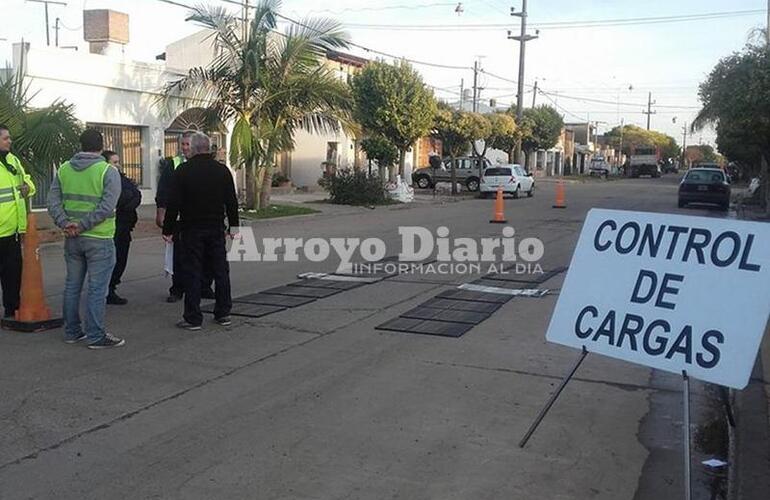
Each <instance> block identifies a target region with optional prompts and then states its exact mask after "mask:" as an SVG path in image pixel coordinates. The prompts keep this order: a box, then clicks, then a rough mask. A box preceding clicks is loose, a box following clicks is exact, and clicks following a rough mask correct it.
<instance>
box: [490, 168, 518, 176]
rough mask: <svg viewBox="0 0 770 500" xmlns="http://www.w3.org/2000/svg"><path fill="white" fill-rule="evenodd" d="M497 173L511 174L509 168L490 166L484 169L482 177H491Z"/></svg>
mask: <svg viewBox="0 0 770 500" xmlns="http://www.w3.org/2000/svg"><path fill="white" fill-rule="evenodd" d="M498 175H512V174H511V169H510V168H499V167H492V168H488V169H486V170H484V177H493V176H498Z"/></svg>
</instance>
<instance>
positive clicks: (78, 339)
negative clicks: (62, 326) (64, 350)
mask: <svg viewBox="0 0 770 500" xmlns="http://www.w3.org/2000/svg"><path fill="white" fill-rule="evenodd" d="M85 339H86V334H85V333H81V334H80V337H75V338H70V337H67V338H65V339H64V343H65V344H77V343H78V342H82V341H84V340H85Z"/></svg>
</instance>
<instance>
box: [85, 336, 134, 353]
mask: <svg viewBox="0 0 770 500" xmlns="http://www.w3.org/2000/svg"><path fill="white" fill-rule="evenodd" d="M124 345H126V341H125V340H123V339H119V338H117V337H113V336H112V335H110V334H109V333H106V334H104V337H102V339H101V340H99V341H97V342H94V343H93V344H88V348H89V349H109V348H111V347H123V346H124Z"/></svg>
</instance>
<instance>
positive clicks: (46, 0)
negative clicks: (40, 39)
mask: <svg viewBox="0 0 770 500" xmlns="http://www.w3.org/2000/svg"><path fill="white" fill-rule="evenodd" d="M27 2H35V3H42V4H43V5H45V44H46V45H48V46H49V47H50V46H51V33H50V30H49V28H50V26H49V23H48V4H53V5H63V6H65V7H66V6H67V2H58V1H54V0H27Z"/></svg>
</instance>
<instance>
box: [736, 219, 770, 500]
mask: <svg viewBox="0 0 770 500" xmlns="http://www.w3.org/2000/svg"><path fill="white" fill-rule="evenodd" d="M747 208H748V207H747ZM761 217H764V213H763V212H759V211H754V210H744V211H743V212H742V213H740V214H739V219H744V220H756V221H761V220H762V219H761ZM764 220H767V219H764ZM731 392H732V399H733V405H734V412H735V421H736V426H735V428H734V429H730V457H729V460H728V461H729V467H730V481H729V492H728V500H754V499H758V498H766V497H767V492H768V491H770V474H768V471H770V328H768V329H767V330H766V331H765V336H764V339H763V342H762V345H761V347H760V351H759V354H758V356H757V360H756V364H755V365H754V371H753V373H752V376H751V380H750V382H749V385H748V386H746V388H745V389H743V390H742V391H735V390H733V391H731Z"/></svg>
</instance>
